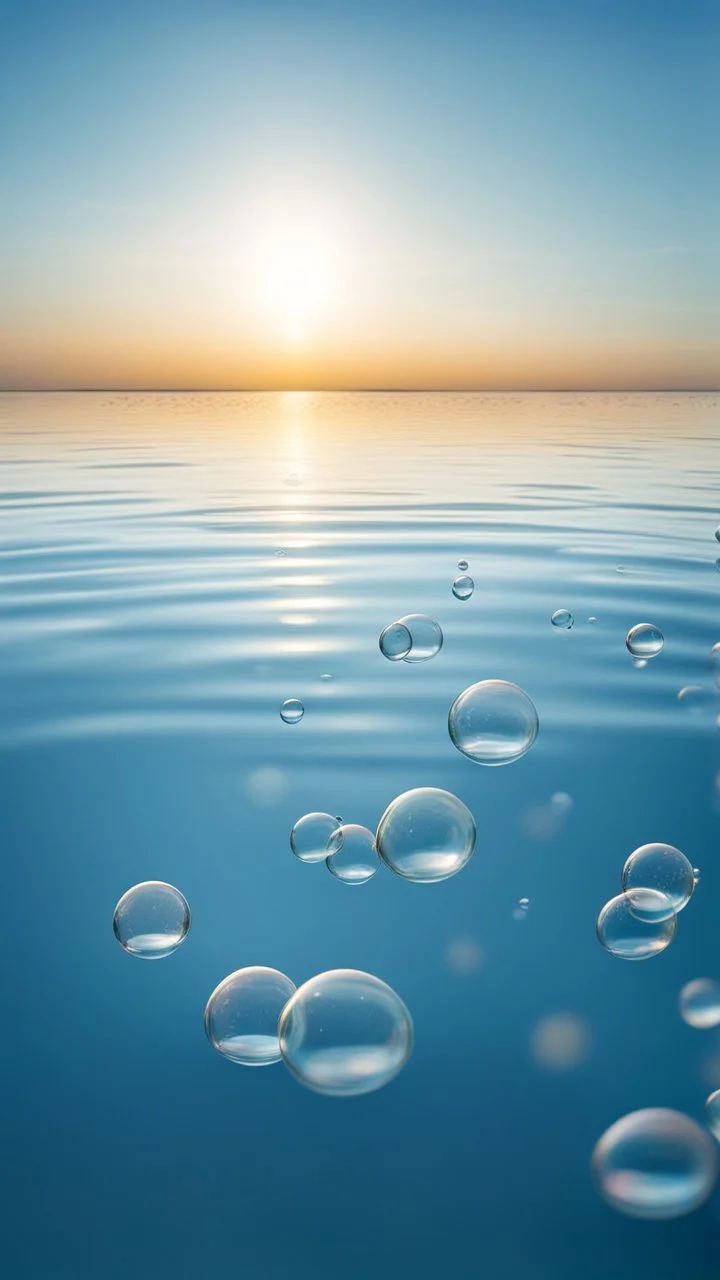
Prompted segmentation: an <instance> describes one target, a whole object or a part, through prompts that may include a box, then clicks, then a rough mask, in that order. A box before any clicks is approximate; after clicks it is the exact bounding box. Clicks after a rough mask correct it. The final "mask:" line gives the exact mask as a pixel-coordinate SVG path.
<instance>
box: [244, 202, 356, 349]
mask: <svg viewBox="0 0 720 1280" xmlns="http://www.w3.org/2000/svg"><path fill="white" fill-rule="evenodd" d="M254 240H255V244H254V250H253V255H252V274H253V292H254V294H255V300H256V304H257V306H258V308H259V309H260V311H261V312H262V313H263V314H264V317H265V321H266V323H267V324H268V325H269V326H270V328H271V329H272V331H273V333H274V334H275V335H276V336H277V337H278V338H279V339H281V340H283V341H284V342H285V343H287V344H288V345H291V346H301V345H304V344H306V343H307V342H309V341H310V340H311V339H312V337H313V336H314V334H315V333H316V332H317V330H318V328H319V327H320V326H321V325H322V324H325V323H327V322H328V321H329V320H330V319H331V314H332V311H333V308H335V307H337V305H338V304H339V301H340V298H341V295H342V291H343V285H344V281H345V277H346V271H347V255H346V253H344V252H343V246H342V241H341V238H340V236H339V234H338V230H337V228H336V226H335V225H333V223H332V220H331V219H330V218H329V217H328V215H327V214H325V213H323V212H321V211H318V210H311V209H298V208H296V209H288V210H287V211H282V212H280V213H276V214H274V215H273V216H272V217H269V218H267V219H266V220H264V222H263V226H262V228H261V230H259V232H258V233H257V235H256V237H254Z"/></svg>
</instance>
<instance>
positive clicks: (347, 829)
mask: <svg viewBox="0 0 720 1280" xmlns="http://www.w3.org/2000/svg"><path fill="white" fill-rule="evenodd" d="M327 855H328V856H327V858H326V862H325V865H326V866H327V869H328V871H331V872H332V874H333V875H334V876H335V877H336V879H338V880H342V882H343V884H365V883H366V881H367V880H371V879H372V877H373V876H374V875H375V872H376V871H377V869H378V867H379V865H380V863H379V861H378V854H377V849H376V848H375V837H374V835H373V833H372V831H368V829H367V827H358V826H357V825H356V824H355V823H348V824H347V825H346V826H342V827H337V828H336V830H335V831H333V833H332V835H331V836H330V839H329V840H328V843H327Z"/></svg>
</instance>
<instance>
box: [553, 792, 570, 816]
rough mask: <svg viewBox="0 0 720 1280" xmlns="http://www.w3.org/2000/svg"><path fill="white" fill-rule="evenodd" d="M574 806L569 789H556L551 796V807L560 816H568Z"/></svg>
mask: <svg viewBox="0 0 720 1280" xmlns="http://www.w3.org/2000/svg"><path fill="white" fill-rule="evenodd" d="M572 807H573V801H572V796H569V795H568V793H567V791H556V792H555V794H554V795H553V796H551V797H550V808H551V809H552V811H553V813H554V814H555V815H556V817H558V818H566V817H567V815H568V814H569V813H570V812H571V811H572Z"/></svg>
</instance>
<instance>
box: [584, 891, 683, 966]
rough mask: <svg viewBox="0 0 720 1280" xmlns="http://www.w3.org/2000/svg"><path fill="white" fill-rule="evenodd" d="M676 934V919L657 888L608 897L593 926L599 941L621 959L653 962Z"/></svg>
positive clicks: (669, 905) (666, 900) (667, 902)
mask: <svg viewBox="0 0 720 1280" xmlns="http://www.w3.org/2000/svg"><path fill="white" fill-rule="evenodd" d="M653 912H654V915H653ZM676 931H677V916H676V915H675V913H674V912H673V911H672V908H671V904H670V903H669V901H668V899H667V898H666V897H665V895H664V894H662V893H659V892H658V891H657V890H656V889H628V891H627V892H626V893H620V894H618V896H617V897H616V898H611V900H610V902H606V903H605V906H604V907H603V909H602V911H601V912H600V915H599V916H598V920H597V926H596V932H597V937H598V942H599V943H600V944H601V946H603V947H604V948H605V950H606V951H609V952H610V954H611V955H613V956H618V957H619V958H620V959H621V960H650V959H652V957H653V956H657V955H659V954H660V952H661V951H664V950H665V948H666V947H669V946H670V943H671V942H672V940H673V938H674V937H675V933H676Z"/></svg>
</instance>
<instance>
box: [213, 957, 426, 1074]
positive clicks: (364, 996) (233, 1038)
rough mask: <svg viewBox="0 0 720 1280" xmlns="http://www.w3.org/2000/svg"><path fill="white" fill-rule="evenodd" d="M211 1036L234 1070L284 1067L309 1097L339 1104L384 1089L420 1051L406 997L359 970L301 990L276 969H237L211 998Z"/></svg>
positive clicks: (326, 976)
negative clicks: (340, 1099)
mask: <svg viewBox="0 0 720 1280" xmlns="http://www.w3.org/2000/svg"><path fill="white" fill-rule="evenodd" d="M205 1032H206V1034H207V1037H208V1040H209V1041H210V1044H211V1045H212V1047H213V1048H214V1049H216V1050H217V1052H218V1053H219V1054H221V1055H222V1056H223V1057H224V1058H227V1059H228V1060H229V1061H230V1062H234V1063H236V1064H237V1065H239V1066H244V1067H267V1066H271V1065H272V1064H273V1063H276V1062H284V1064H285V1066H286V1067H287V1068H288V1070H289V1071H290V1072H291V1074H292V1075H293V1076H294V1077H295V1079H296V1080H298V1081H299V1082H300V1083H301V1084H303V1085H305V1086H306V1087H307V1088H308V1089H312V1090H314V1091H315V1092H316V1093H322V1094H326V1095H329V1096H334V1097H352V1096H354V1095H357V1094H362V1093H371V1092H373V1091H374V1090H375V1089H380V1088H382V1086H383V1085H386V1084H388V1083H389V1082H390V1080H392V1079H394V1077H395V1076H396V1075H398V1074H399V1072H400V1071H402V1069H403V1067H404V1066H405V1064H406V1062H407V1061H408V1059H409V1057H410V1055H411V1053H412V1047H413V1023H412V1018H411V1016H410V1013H409V1011H408V1009H407V1008H406V1006H405V1004H404V1003H403V1001H402V1000H401V999H400V996H399V995H398V994H397V992H395V991H394V990H393V989H392V987H390V986H388V984H387V983H386V982H382V981H381V979H380V978H376V977H374V975H373V974H370V973H363V972H362V971H361V970H359V969H332V970H330V971H329V972H327V973H320V974H317V975H316V977H314V978H311V979H310V980H309V982H305V983H303V985H302V986H300V987H297V988H296V986H295V983H294V982H292V980H291V979H290V978H288V977H287V976H286V974H284V973H280V972H279V970H277V969H269V968H264V967H262V966H259V965H255V966H252V967H249V968H245V969H238V970H237V972H235V973H231V974H229V976H228V977H227V978H225V979H224V980H223V981H222V982H221V983H220V984H219V986H217V987H216V988H215V990H214V991H213V993H212V995H211V996H210V999H209V1000H208V1002H207V1006H206V1009H205Z"/></svg>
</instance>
